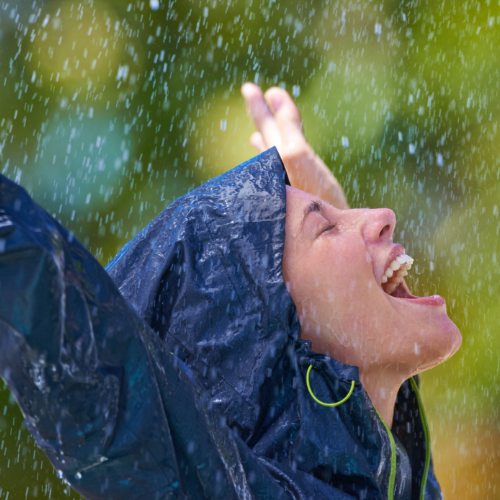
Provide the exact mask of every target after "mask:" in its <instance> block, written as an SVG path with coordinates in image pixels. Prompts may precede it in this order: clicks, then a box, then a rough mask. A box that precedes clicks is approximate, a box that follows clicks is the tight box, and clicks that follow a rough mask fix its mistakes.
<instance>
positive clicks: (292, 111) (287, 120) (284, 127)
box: [264, 87, 303, 136]
mask: <svg viewBox="0 0 500 500" xmlns="http://www.w3.org/2000/svg"><path fill="white" fill-rule="evenodd" d="M264 99H265V100H266V102H267V103H268V105H269V107H270V108H271V110H272V112H273V113H274V117H275V118H276V121H277V123H278V128H279V129H280V131H281V134H282V135H283V134H284V133H285V134H290V133H292V134H293V135H297V134H300V135H301V136H303V134H302V119H301V117H300V113H299V110H298V108H297V105H296V104H295V102H294V101H293V99H292V98H291V97H290V95H289V94H288V92H287V91H286V90H284V89H282V88H280V87H272V88H270V89H269V90H267V91H266V93H265V94H264Z"/></svg>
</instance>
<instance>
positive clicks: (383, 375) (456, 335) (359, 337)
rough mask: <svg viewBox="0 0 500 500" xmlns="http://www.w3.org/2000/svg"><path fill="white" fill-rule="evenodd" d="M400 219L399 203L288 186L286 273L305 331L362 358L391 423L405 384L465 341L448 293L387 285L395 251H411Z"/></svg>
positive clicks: (337, 351)
mask: <svg viewBox="0 0 500 500" xmlns="http://www.w3.org/2000/svg"><path fill="white" fill-rule="evenodd" d="M395 224H396V218H395V216H394V213H393V212H392V210H389V209H386V208H381V209H375V210H370V209H346V210H340V209H337V208H334V207H333V206H331V205H329V204H328V203H326V202H324V201H322V200H320V199H319V198H317V197H316V196H313V195H311V194H309V193H306V192H304V191H300V190H298V189H295V188H291V187H287V210H286V228H285V251H284V256H283V276H284V279H285V282H286V283H287V286H288V288H289V292H290V294H291V296H292V298H293V300H294V302H295V304H296V306H297V310H298V314H299V318H300V324H301V326H302V330H303V333H302V338H304V339H307V340H311V342H312V347H313V350H315V351H317V352H323V353H326V354H328V355H330V356H332V357H333V358H335V359H337V360H339V361H341V362H343V363H346V364H349V365H354V366H358V367H359V368H360V376H361V381H362V383H363V385H364V387H365V389H366V390H367V392H368V394H369V396H370V398H371V399H372V401H373V403H374V405H375V407H376V408H377V409H378V411H379V413H380V414H381V415H382V417H383V418H384V420H385V421H386V422H387V423H388V424H389V425H391V423H392V415H393V412H394V403H395V397H396V394H397V391H398V390H399V387H400V386H401V384H402V383H403V382H404V381H405V380H406V379H407V378H409V377H410V376H412V375H415V374H417V373H420V372H422V371H423V370H426V369H429V368H432V367H434V366H436V365H438V364H439V363H442V362H443V361H445V360H446V359H448V358H449V357H450V356H451V355H452V354H454V353H455V352H456V351H457V349H458V348H459V347H460V344H461V335H460V332H459V330H458V328H457V327H456V326H455V324H454V323H453V322H452V321H451V319H450V318H449V317H448V315H447V313H446V304H445V301H444V299H442V298H441V297H435V298H433V299H428V300H419V299H410V298H398V297H395V296H391V295H388V294H387V293H385V292H384V290H383V289H382V286H381V284H380V282H381V277H382V275H383V274H384V271H385V270H386V269H387V267H388V264H389V262H390V261H391V260H392V258H391V255H393V253H392V252H398V251H399V253H403V252H404V249H403V248H402V247H400V246H399V245H398V246H396V245H395V244H394V243H393V242H392V236H393V232H394V227H395ZM410 273H411V271H410ZM404 287H406V285H403V288H404ZM402 295H406V294H404V293H403V294H402Z"/></svg>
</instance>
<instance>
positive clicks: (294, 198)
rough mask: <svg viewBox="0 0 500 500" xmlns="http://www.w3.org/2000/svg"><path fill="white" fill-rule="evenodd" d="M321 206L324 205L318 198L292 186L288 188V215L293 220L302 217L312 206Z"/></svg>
mask: <svg viewBox="0 0 500 500" xmlns="http://www.w3.org/2000/svg"><path fill="white" fill-rule="evenodd" d="M313 204H314V205H318V206H321V205H323V204H324V202H323V201H321V200H320V199H319V198H318V197H317V196H313V195H312V194H309V193H306V192H305V191H301V190H300V189H297V188H293V187H290V186H287V187H286V215H287V216H288V215H290V216H291V217H292V218H295V217H297V216H300V217H302V215H304V211H307V210H308V207H310V206H312V205H313Z"/></svg>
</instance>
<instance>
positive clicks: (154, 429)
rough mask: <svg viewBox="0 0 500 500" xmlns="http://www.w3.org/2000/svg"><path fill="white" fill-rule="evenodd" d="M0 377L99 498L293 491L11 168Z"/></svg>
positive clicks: (52, 452)
mask: <svg viewBox="0 0 500 500" xmlns="http://www.w3.org/2000/svg"><path fill="white" fill-rule="evenodd" d="M0 375H1V376H2V377H3V379H4V380H5V381H6V382H7V384H8V385H9V387H10V389H11V391H12V393H13V394H14V396H15V397H16V399H17V401H18V403H19V405H20V407H21V410H22V412H23V414H24V417H25V419H26V424H27V427H28V429H29V430H30V432H31V433H32V434H33V436H34V437H35V439H36V441H37V443H38V445H39V446H40V447H41V448H42V449H43V451H44V452H45V453H46V455H47V457H48V458H49V459H50V461H51V462H52V464H53V465H54V467H55V468H56V469H58V471H59V475H60V476H61V477H62V476H63V477H64V478H65V479H66V480H67V481H68V482H69V483H70V484H71V486H72V487H73V488H74V489H75V490H76V491H78V492H79V493H81V494H82V495H83V496H84V497H86V498H88V499H106V500H113V499H120V500H125V499H148V500H150V499H166V498H169V499H170V498H193V499H194V498H196V499H198V498H199V499H202V498H224V499H233V498H234V499H237V498H245V499H247V498H248V499H250V498H262V499H265V498H290V495H289V494H288V493H287V492H286V491H285V490H286V488H285V487H284V486H282V485H281V484H280V482H279V481H276V479H275V478H274V477H273V476H272V475H271V473H270V472H269V471H268V468H267V467H265V465H263V464H262V463H261V462H260V461H259V460H258V458H257V457H255V456H254V455H253V454H252V453H251V451H250V450H249V449H248V447H246V446H245V445H244V443H243V442H241V440H239V438H237V437H235V436H234V435H233V433H232V431H231V430H230V429H229V428H228V427H227V426H226V425H225V421H224V419H222V418H221V417H220V416H219V415H217V414H216V413H213V412H212V410H210V409H209V408H208V406H207V405H206V404H205V401H204V398H203V393H202V391H200V389H199V387H198V385H197V384H196V383H195V382H194V381H193V379H192V377H191V375H190V373H189V369H188V368H187V367H186V366H185V365H183V364H182V362H181V361H179V360H178V359H177V358H176V357H175V356H173V355H172V354H171V353H170V352H167V351H166V350H165V348H164V347H163V345H162V343H161V341H160V340H159V338H158V336H157V335H156V334H155V333H154V332H153V331H152V330H151V329H150V328H149V327H148V326H147V325H145V323H144V322H143V321H142V320H141V319H140V318H139V317H138V316H137V315H136V313H135V312H134V311H133V310H132V308H131V307H130V306H129V305H128V304H127V303H126V301H125V299H124V298H123V297H122V296H121V295H120V293H119V292H118V290H117V289H116V287H115V285H114V284H113V282H112V280H111V279H110V277H109V276H108V275H107V274H106V272H105V271H104V269H103V268H102V267H101V266H100V265H99V263H98V262H97V261H96V260H95V259H94V258H93V257H92V256H91V255H90V254H89V253H88V252H87V251H86V250H85V248H84V247H83V246H82V245H81V244H79V243H78V242H77V241H76V239H74V238H73V237H72V235H71V233H69V232H68V231H67V230H65V229H64V228H63V227H62V226H61V225H60V224H59V223H58V222H57V221H56V220H54V219H53V218H52V217H50V216H49V215H48V214H47V213H46V212H45V211H44V210H43V209H41V208H40V207H39V206H38V205H36V204H35V203H34V202H33V201H32V200H31V199H30V197H29V196H28V194H27V193H26V192H25V191H24V190H23V189H22V188H20V187H19V186H17V185H16V184H15V183H13V182H11V181H10V180H8V179H7V178H5V177H4V176H0Z"/></svg>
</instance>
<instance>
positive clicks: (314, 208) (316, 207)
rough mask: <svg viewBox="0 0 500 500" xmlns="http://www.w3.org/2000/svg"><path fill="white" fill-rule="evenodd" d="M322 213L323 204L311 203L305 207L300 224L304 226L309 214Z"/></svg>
mask: <svg viewBox="0 0 500 500" xmlns="http://www.w3.org/2000/svg"><path fill="white" fill-rule="evenodd" d="M322 211H323V204H322V203H320V202H319V201H313V202H311V203H310V204H309V205H307V207H306V208H305V209H304V215H303V217H302V224H304V221H305V220H306V217H307V216H308V215H309V214H310V213H311V212H319V213H321V212H322Z"/></svg>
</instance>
